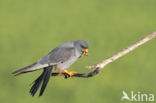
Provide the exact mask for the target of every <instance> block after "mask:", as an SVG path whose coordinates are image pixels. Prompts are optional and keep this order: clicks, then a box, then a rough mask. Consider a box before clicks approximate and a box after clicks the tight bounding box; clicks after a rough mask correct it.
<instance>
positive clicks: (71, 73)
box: [64, 70, 77, 78]
mask: <svg viewBox="0 0 156 103" xmlns="http://www.w3.org/2000/svg"><path fill="white" fill-rule="evenodd" d="M64 72H65V73H66V74H65V78H69V77H72V76H73V75H74V74H77V72H70V71H68V70H65V71H64Z"/></svg>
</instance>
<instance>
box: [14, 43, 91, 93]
mask: <svg viewBox="0 0 156 103" xmlns="http://www.w3.org/2000/svg"><path fill="white" fill-rule="evenodd" d="M82 54H84V55H86V56H87V55H88V44H87V42H86V41H83V40H79V41H71V42H67V43H64V44H62V45H60V46H58V47H56V48H55V49H53V50H52V51H51V52H50V53H48V54H47V55H46V56H44V57H43V58H41V59H40V60H38V61H37V62H35V63H33V64H31V65H29V66H27V67H24V68H22V69H20V70H17V71H15V72H13V74H14V75H15V76H17V75H20V74H23V73H27V72H32V71H36V70H39V69H42V68H43V72H42V74H41V75H40V76H39V77H38V78H37V79H36V80H35V81H34V82H33V86H32V87H31V89H30V94H31V95H32V96H34V95H35V93H36V92H37V90H38V88H39V87H40V85H41V83H42V87H41V90H40V94H39V96H42V94H43V92H44V90H45V88H46V86H47V83H48V81H49V79H50V76H51V73H52V70H53V67H55V69H56V70H58V72H59V73H65V74H67V77H71V76H72V75H73V74H76V73H77V72H70V71H67V70H66V69H67V68H69V67H70V66H71V65H72V64H73V63H74V62H75V61H77V60H78V58H80V57H81V56H82Z"/></svg>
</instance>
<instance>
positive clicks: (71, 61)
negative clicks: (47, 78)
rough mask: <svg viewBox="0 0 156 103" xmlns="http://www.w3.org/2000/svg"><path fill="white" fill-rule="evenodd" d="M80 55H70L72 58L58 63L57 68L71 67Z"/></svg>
mask: <svg viewBox="0 0 156 103" xmlns="http://www.w3.org/2000/svg"><path fill="white" fill-rule="evenodd" d="M77 59H78V57H75V56H72V57H70V59H68V60H66V61H64V62H61V63H59V64H57V65H56V69H62V70H63V69H67V68H69V67H70V66H71V65H72V64H73V63H74V62H75V61H77Z"/></svg>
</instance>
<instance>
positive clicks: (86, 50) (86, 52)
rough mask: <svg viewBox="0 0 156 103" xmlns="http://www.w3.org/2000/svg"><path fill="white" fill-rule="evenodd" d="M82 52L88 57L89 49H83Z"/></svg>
mask: <svg viewBox="0 0 156 103" xmlns="http://www.w3.org/2000/svg"><path fill="white" fill-rule="evenodd" d="M82 51H83V54H84V55H85V56H88V49H85V48H83V49H82Z"/></svg>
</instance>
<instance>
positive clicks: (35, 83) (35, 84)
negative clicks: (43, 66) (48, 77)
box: [29, 71, 44, 96]
mask: <svg viewBox="0 0 156 103" xmlns="http://www.w3.org/2000/svg"><path fill="white" fill-rule="evenodd" d="M43 76H44V71H43V72H42V74H41V75H40V76H39V77H38V78H37V79H36V80H35V81H34V82H33V83H34V85H33V86H32V87H31V89H30V91H29V92H30V93H31V95H32V96H34V95H35V93H36V92H37V90H38V88H39V86H40V85H41V82H42V79H43Z"/></svg>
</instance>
